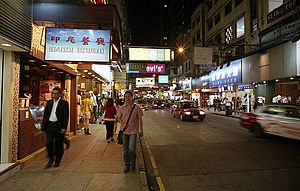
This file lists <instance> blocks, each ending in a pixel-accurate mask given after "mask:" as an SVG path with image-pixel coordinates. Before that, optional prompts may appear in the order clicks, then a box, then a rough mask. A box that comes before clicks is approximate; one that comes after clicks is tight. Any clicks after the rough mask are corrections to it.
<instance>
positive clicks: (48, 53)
mask: <svg viewBox="0 0 300 191" xmlns="http://www.w3.org/2000/svg"><path fill="white" fill-rule="evenodd" d="M109 50H110V30H82V29H66V28H46V45H45V60H57V61H87V62H109V55H110V53H109Z"/></svg>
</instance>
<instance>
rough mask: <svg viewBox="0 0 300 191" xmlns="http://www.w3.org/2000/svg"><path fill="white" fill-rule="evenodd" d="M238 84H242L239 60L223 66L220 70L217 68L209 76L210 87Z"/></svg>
mask: <svg viewBox="0 0 300 191" xmlns="http://www.w3.org/2000/svg"><path fill="white" fill-rule="evenodd" d="M240 83H242V77H241V60H235V61H232V62H230V65H229V66H228V67H227V66H226V65H224V66H223V68H222V69H220V67H218V68H217V70H216V71H212V72H211V73H210V74H209V86H210V87H214V86H223V85H231V84H240Z"/></svg>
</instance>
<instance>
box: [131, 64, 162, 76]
mask: <svg viewBox="0 0 300 191" xmlns="http://www.w3.org/2000/svg"><path fill="white" fill-rule="evenodd" d="M126 73H135V74H165V64H152V63H151V64H149V63H127V64H126Z"/></svg>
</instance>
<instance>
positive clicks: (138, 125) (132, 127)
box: [117, 91, 143, 173]
mask: <svg viewBox="0 0 300 191" xmlns="http://www.w3.org/2000/svg"><path fill="white" fill-rule="evenodd" d="M124 99H125V104H124V105H122V106H121V107H120V110H119V112H118V118H117V119H118V121H119V122H120V124H121V130H122V131H123V136H122V141H123V152H124V162H125V168H124V173H128V172H129V170H130V168H132V169H133V170H134V169H135V160H136V139H137V135H138V134H139V136H141V137H142V136H143V111H142V109H141V108H140V107H139V106H138V105H135V104H134V103H133V94H132V92H130V91H126V92H125V94H124Z"/></svg>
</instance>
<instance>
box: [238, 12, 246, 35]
mask: <svg viewBox="0 0 300 191" xmlns="http://www.w3.org/2000/svg"><path fill="white" fill-rule="evenodd" d="M244 34H245V21H244V16H242V17H241V18H240V19H239V20H237V21H236V38H240V37H241V36H243V35H244Z"/></svg>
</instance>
